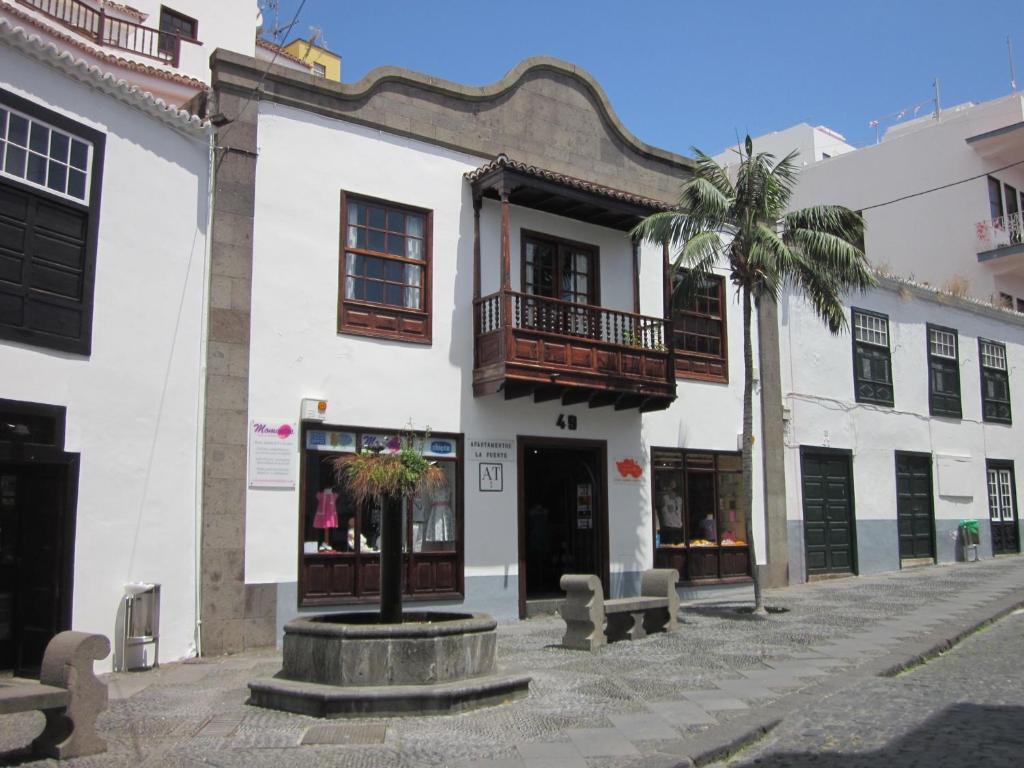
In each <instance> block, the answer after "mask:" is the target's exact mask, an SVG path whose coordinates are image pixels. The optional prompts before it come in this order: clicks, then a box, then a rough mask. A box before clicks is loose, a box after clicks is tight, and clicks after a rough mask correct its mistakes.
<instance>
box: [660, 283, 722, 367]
mask: <svg viewBox="0 0 1024 768" xmlns="http://www.w3.org/2000/svg"><path fill="white" fill-rule="evenodd" d="M679 279H680V276H679V275H678V274H677V275H676V277H675V278H674V280H673V288H675V286H676V285H678V282H679ZM725 315H726V308H725V278H724V277H722V276H721V275H710V276H708V277H707V279H706V280H705V282H704V284H703V285H702V286H701V287H700V289H699V290H698V291H697V292H696V293H695V294H694V295H692V296H691V297H689V299H688V300H684V299H681V298H678V297H677V296H676V292H675V290H673V299H672V336H673V344H674V345H675V358H676V376H679V377H682V378H688V379H704V380H707V381H722V382H726V381H728V380H729V349H728V346H729V345H728V339H727V337H726V319H725Z"/></svg>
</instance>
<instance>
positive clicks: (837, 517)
mask: <svg viewBox="0 0 1024 768" xmlns="http://www.w3.org/2000/svg"><path fill="white" fill-rule="evenodd" d="M800 463H801V473H802V475H803V497H804V545H805V548H806V557H807V573H808V575H819V574H830V573H853V569H854V527H853V493H852V488H851V472H850V457H849V455H848V454H845V453H839V452H831V451H827V452H826V451H804V452H803V453H802V455H801V462H800Z"/></svg>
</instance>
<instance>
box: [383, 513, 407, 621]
mask: <svg viewBox="0 0 1024 768" xmlns="http://www.w3.org/2000/svg"><path fill="white" fill-rule="evenodd" d="M381 501H382V504H381V515H380V524H381V531H380V623H381V624H401V623H402V502H401V500H400V499H398V498H394V497H390V496H386V497H384V498H383V499H382V500H381Z"/></svg>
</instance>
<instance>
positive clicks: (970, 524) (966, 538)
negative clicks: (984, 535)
mask: <svg viewBox="0 0 1024 768" xmlns="http://www.w3.org/2000/svg"><path fill="white" fill-rule="evenodd" d="M980 540H981V531H980V528H979V526H978V521H977V520H961V521H960V553H961V555H962V556H963V562H965V563H976V562H977V561H978V544H979V542H980Z"/></svg>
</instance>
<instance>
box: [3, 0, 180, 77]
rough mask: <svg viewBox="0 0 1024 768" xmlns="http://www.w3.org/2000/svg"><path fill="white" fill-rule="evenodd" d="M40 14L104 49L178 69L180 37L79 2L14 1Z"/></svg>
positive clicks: (52, 0)
mask: <svg viewBox="0 0 1024 768" xmlns="http://www.w3.org/2000/svg"><path fill="white" fill-rule="evenodd" d="M16 2H17V3H18V4H19V5H23V6H26V7H28V8H32V9H33V10H35V11H37V12H38V13H40V14H41V15H43V16H45V17H46V18H48V19H51V20H53V21H55V22H57V23H58V24H60V25H61V26H63V27H66V28H67V29H70V30H72V31H74V32H76V33H78V34H79V35H82V36H83V37H86V38H89V39H91V40H92V41H94V42H96V43H98V44H99V45H102V46H104V47H107V48H115V49H117V50H121V51H128V52H129V53H134V54H137V55H139V56H143V57H145V58H149V59H154V60H156V61H159V62H162V63H164V64H167V65H169V66H172V67H177V66H178V63H179V60H180V56H181V37H180V36H179V35H177V34H176V33H174V32H162V31H160V30H159V29H154V28H153V27H146V26H143V25H142V24H137V23H135V22H133V21H128V20H126V19H119V18H115V17H113V16H108V15H107V13H106V12H105V11H104V9H103V7H102V6H100V7H99V8H96V7H93V6H91V5H89V4H88V3H84V2H81V0H16Z"/></svg>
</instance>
